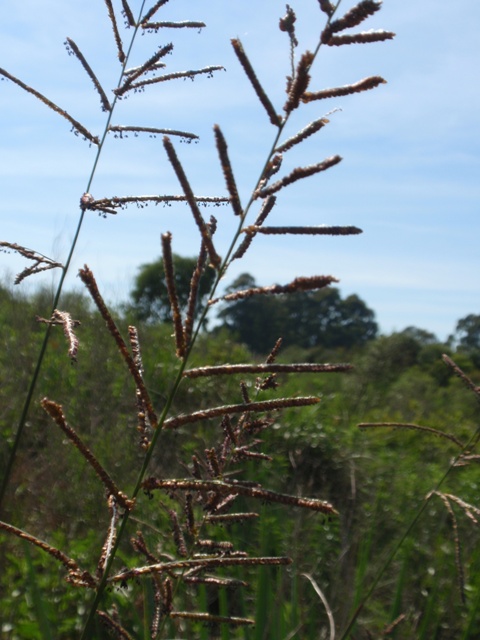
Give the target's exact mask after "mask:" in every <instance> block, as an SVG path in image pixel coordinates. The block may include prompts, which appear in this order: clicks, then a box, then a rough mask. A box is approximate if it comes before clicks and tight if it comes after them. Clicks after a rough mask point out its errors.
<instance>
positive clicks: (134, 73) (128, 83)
mask: <svg viewBox="0 0 480 640" xmlns="http://www.w3.org/2000/svg"><path fill="white" fill-rule="evenodd" d="M172 51H173V44H172V43H171V42H170V43H169V44H166V45H164V46H163V47H160V48H159V49H158V51H157V52H156V53H154V54H153V56H151V57H150V58H149V59H148V60H147V61H146V62H144V63H143V64H142V65H140V66H139V67H136V69H132V70H130V73H129V74H128V75H127V76H126V80H125V82H124V83H123V84H122V86H121V87H118V89H115V93H116V94H117V96H122V95H123V94H124V93H126V92H127V91H129V90H130V89H132V83H133V82H134V81H135V80H136V79H137V78H139V77H140V76H141V75H143V74H144V73H146V72H147V71H150V70H151V69H152V67H155V66H156V64H157V63H158V61H159V60H160V58H163V57H165V56H166V55H168V54H169V53H171V52H172Z"/></svg>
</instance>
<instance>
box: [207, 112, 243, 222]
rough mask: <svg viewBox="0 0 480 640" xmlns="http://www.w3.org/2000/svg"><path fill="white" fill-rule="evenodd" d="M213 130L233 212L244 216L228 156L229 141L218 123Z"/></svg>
mask: <svg viewBox="0 0 480 640" xmlns="http://www.w3.org/2000/svg"><path fill="white" fill-rule="evenodd" d="M213 131H214V133H215V142H216V145H217V151H218V155H219V158H220V164H221V165H222V171H223V175H224V177H225V183H226V185H227V189H228V193H229V194H230V202H231V205H232V208H233V212H234V214H235V215H236V216H243V209H242V205H241V203H240V196H239V195H238V189H237V184H236V182H235V177H234V175H233V169H232V165H231V163H230V158H229V157H228V148H227V143H226V141H225V138H224V135H223V133H222V131H221V129H220V127H219V126H218V124H216V125H215V126H214V127H213Z"/></svg>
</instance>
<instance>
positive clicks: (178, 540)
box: [168, 509, 188, 558]
mask: <svg viewBox="0 0 480 640" xmlns="http://www.w3.org/2000/svg"><path fill="white" fill-rule="evenodd" d="M168 515H169V517H170V522H171V523H172V529H173V539H174V541H175V545H176V547H177V551H178V555H179V556H180V557H182V558H187V557H188V551H187V545H186V544H185V538H184V537H183V533H182V530H181V528H180V524H179V522H178V514H177V512H176V511H175V510H174V509H169V511H168Z"/></svg>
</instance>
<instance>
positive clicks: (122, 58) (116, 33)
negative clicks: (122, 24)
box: [105, 0, 126, 64]
mask: <svg viewBox="0 0 480 640" xmlns="http://www.w3.org/2000/svg"><path fill="white" fill-rule="evenodd" d="M105 4H106V5H107V11H108V17H109V18H110V22H111V23H112V29H113V37H114V38H115V44H116V45H117V51H118V54H117V55H118V59H119V61H120V63H121V64H123V63H124V62H125V59H126V58H125V52H124V51H123V44H122V39H121V37H120V32H119V30H118V25H117V19H116V18H115V12H114V10H113V5H112V0H105Z"/></svg>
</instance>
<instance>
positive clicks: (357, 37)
mask: <svg viewBox="0 0 480 640" xmlns="http://www.w3.org/2000/svg"><path fill="white" fill-rule="evenodd" d="M394 37H395V34H394V33H393V32H392V31H384V30H383V29H379V30H377V31H373V30H372V31H361V32H360V33H354V34H351V35H346V34H345V35H341V36H330V37H329V38H328V40H327V41H326V42H325V44H327V45H328V46H329V47H340V46H341V45H343V44H367V43H369V42H383V41H384V40H393V38H394Z"/></svg>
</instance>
